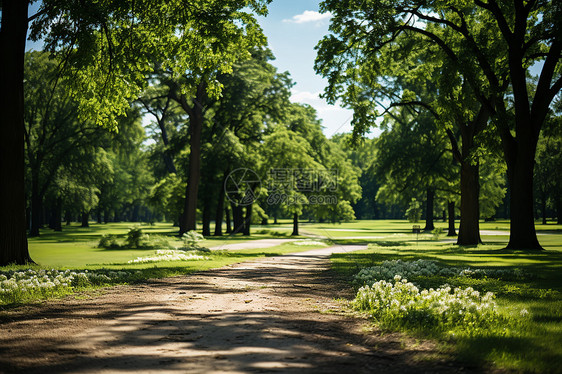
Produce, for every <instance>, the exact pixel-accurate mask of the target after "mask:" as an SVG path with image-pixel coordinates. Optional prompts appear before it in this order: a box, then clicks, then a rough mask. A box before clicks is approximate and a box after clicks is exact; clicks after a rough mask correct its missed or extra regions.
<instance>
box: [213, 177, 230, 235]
mask: <svg viewBox="0 0 562 374" xmlns="http://www.w3.org/2000/svg"><path fill="white" fill-rule="evenodd" d="M227 177H228V169H227V171H225V173H224V175H223V177H222V183H221V185H220V188H219V192H218V194H219V195H218V200H217V212H216V214H215V236H222V217H223V214H224V184H225V182H226V178H227Z"/></svg>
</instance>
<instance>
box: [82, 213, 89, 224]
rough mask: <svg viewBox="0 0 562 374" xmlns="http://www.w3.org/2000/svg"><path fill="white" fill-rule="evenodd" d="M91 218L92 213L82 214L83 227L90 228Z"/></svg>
mask: <svg viewBox="0 0 562 374" xmlns="http://www.w3.org/2000/svg"><path fill="white" fill-rule="evenodd" d="M89 218H90V212H83V213H82V227H90V223H89Z"/></svg>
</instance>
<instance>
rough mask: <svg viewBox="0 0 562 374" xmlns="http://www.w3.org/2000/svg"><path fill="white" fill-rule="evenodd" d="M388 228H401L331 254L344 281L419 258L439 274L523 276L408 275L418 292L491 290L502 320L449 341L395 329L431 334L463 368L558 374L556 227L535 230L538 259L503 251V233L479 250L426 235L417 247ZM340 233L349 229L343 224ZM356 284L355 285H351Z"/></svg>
mask: <svg viewBox="0 0 562 374" xmlns="http://www.w3.org/2000/svg"><path fill="white" fill-rule="evenodd" d="M365 226H366V225H365ZM403 226H405V225H403ZM482 226H483V227H482V229H483V230H486V231H492V230H496V229H499V230H505V229H508V224H507V223H506V222H489V223H484V224H483V225H482ZM392 227H400V225H399V223H398V222H396V223H394V222H393V223H388V224H386V225H382V227H378V228H372V229H370V230H366V231H370V232H371V233H373V234H375V233H378V234H381V235H386V236H385V237H384V238H380V239H374V240H370V241H371V245H370V246H369V249H368V250H365V251H359V252H354V253H350V254H335V255H333V256H332V264H333V268H334V269H336V270H337V271H338V272H339V273H340V274H342V275H343V276H345V277H346V278H347V279H348V280H349V281H352V280H353V276H354V275H355V274H357V273H358V272H359V271H360V270H361V269H364V268H369V267H372V266H376V265H381V264H382V263H383V261H390V260H397V259H399V260H402V261H414V260H418V259H426V260H432V261H436V262H437V263H438V264H439V266H441V267H445V268H450V267H456V268H459V269H466V268H468V267H470V268H472V269H474V268H480V269H491V270H495V269H502V270H506V271H517V272H520V273H521V274H523V275H522V276H521V278H518V279H501V278H499V279H498V278H497V277H494V276H485V277H482V278H477V279H473V278H469V277H460V276H456V277H444V276H440V275H435V276H421V277H414V278H413V279H410V280H411V281H414V283H415V284H417V285H418V286H419V287H420V289H429V288H437V287H440V286H442V285H444V284H449V285H451V286H452V287H463V288H464V287H472V288H474V289H475V290H478V291H480V292H481V293H485V292H493V293H494V294H495V296H496V299H495V300H496V302H497V304H498V309H499V313H500V315H501V316H502V318H505V321H508V322H506V326H505V328H503V329H499V330H498V331H495V330H493V331H492V330H490V331H486V332H476V333H474V334H473V335H472V336H462V335H458V334H457V335H455V334H453V335H451V332H450V331H449V332H448V331H442V330H440V329H436V328H435V329H434V328H431V327H428V328H422V329H421V330H420V329H412V328H408V327H406V326H404V327H403V328H400V327H399V328H398V329H399V330H402V331H406V332H407V333H409V334H413V335H416V336H424V337H427V336H433V337H434V338H435V339H437V340H438V341H440V342H441V346H442V351H443V352H448V354H451V355H454V356H457V357H461V358H462V359H464V360H466V361H467V362H473V363H478V364H480V365H484V366H485V365H487V364H488V365H491V367H495V368H500V369H508V370H516V371H524V372H537V373H540V372H560V370H561V368H560V366H559V363H560V362H562V276H561V274H562V235H561V227H560V226H559V225H547V226H543V225H539V226H537V231H538V232H539V240H540V242H541V244H542V245H543V247H544V248H545V249H546V251H544V252H542V253H525V252H521V251H506V250H502V248H503V247H504V246H505V244H506V243H507V239H508V237H507V236H505V235H483V241H484V242H485V243H487V244H486V245H480V246H478V247H470V248H468V247H465V248H462V247H458V246H455V245H454V244H452V243H450V242H443V241H434V240H431V235H429V234H424V235H422V236H420V239H419V240H418V241H416V240H415V238H414V237H413V235H412V234H409V233H407V230H406V228H404V229H402V230H401V232H400V233H399V234H398V235H396V234H391V233H390V232H389V231H390V230H391V228H392ZM347 228H354V226H353V225H352V224H350V225H348V226H347ZM313 230H315V231H316V230H319V229H317V228H314V229H313ZM490 234H493V232H490ZM441 239H443V238H441ZM354 241H355V242H357V241H358V240H354ZM334 242H335V243H348V242H349V240H343V239H342V240H338V239H335V240H334ZM359 286H360V284H356V287H359Z"/></svg>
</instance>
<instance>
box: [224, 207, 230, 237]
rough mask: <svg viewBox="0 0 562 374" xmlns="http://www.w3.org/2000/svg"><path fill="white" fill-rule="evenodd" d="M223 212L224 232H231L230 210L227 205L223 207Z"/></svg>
mask: <svg viewBox="0 0 562 374" xmlns="http://www.w3.org/2000/svg"><path fill="white" fill-rule="evenodd" d="M224 211H225V212H224V213H225V217H224V218H225V223H226V233H227V234H232V226H231V225H230V210H229V209H228V207H225V208H224Z"/></svg>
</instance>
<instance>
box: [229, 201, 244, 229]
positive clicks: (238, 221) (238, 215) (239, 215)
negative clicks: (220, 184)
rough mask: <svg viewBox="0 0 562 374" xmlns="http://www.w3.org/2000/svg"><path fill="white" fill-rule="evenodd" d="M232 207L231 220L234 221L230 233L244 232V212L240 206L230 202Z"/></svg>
mask: <svg viewBox="0 0 562 374" xmlns="http://www.w3.org/2000/svg"><path fill="white" fill-rule="evenodd" d="M231 207H232V220H233V221H234V222H233V223H234V225H233V226H234V227H233V228H232V234H238V233H241V232H244V214H243V212H242V207H241V206H238V205H235V204H234V203H233V204H231Z"/></svg>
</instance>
